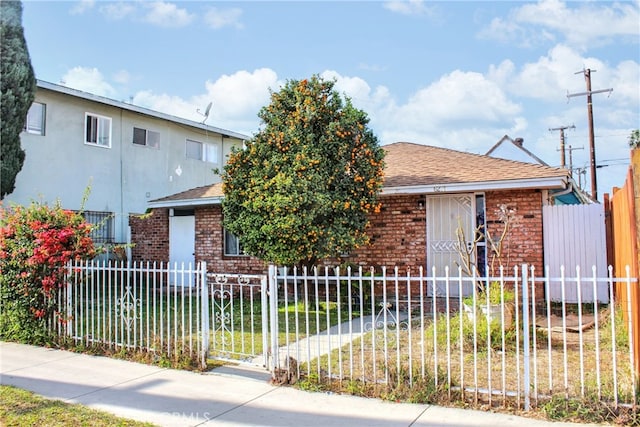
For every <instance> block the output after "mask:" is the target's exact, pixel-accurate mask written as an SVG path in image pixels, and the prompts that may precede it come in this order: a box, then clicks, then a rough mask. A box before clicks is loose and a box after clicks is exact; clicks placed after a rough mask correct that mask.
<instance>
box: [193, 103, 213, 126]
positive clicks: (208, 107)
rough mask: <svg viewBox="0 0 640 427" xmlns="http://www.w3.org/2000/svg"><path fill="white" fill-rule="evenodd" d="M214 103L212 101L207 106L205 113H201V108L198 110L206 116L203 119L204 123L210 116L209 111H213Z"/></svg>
mask: <svg viewBox="0 0 640 427" xmlns="http://www.w3.org/2000/svg"><path fill="white" fill-rule="evenodd" d="M212 105H213V102H210V103H209V105H207V108H205V110H204V114H202V113H200V109H198V110H196V111H198V113H200V114H202V115H203V116H204V120H202V123H204V122H206V121H207V119H208V118H209V113H210V112H211V106H212Z"/></svg>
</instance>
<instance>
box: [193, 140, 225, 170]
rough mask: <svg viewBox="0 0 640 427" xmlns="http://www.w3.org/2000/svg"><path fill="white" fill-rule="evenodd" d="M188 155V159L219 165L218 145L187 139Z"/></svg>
mask: <svg viewBox="0 0 640 427" xmlns="http://www.w3.org/2000/svg"><path fill="white" fill-rule="evenodd" d="M186 155H187V158H188V159H195V160H202V161H203V162H208V163H216V164H217V163H218V156H219V153H218V144H214V143H209V142H200V141H194V140H192V139H187V144H186Z"/></svg>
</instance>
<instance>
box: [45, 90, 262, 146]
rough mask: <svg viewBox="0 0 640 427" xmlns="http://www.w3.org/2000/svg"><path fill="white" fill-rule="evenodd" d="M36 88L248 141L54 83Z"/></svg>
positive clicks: (215, 128)
mask: <svg viewBox="0 0 640 427" xmlns="http://www.w3.org/2000/svg"><path fill="white" fill-rule="evenodd" d="M37 86H38V87H39V88H43V89H47V90H50V91H53V92H58V93H63V94H65V95H70V96H75V97H78V98H82V99H86V100H88V101H93V102H99V103H101V104H105V105H110V106H112V107H116V108H122V109H123V110H128V111H133V112H135V113H138V114H144V115H146V116H150V117H156V118H159V119H163V120H167V121H170V122H175V123H180V124H183V125H187V126H191V127H194V128H198V129H202V130H206V131H208V132H215V133H218V134H220V135H223V136H225V137H227V138H236V139H240V140H242V141H247V140H249V139H250V137H249V136H248V135H244V134H241V133H238V132H233V131H230V130H226V129H221V128H217V127H215V126H209V125H205V124H204V123H199V122H194V121H192V120H187V119H183V118H181V117H177V116H172V115H170V114H165V113H161V112H159V111H154V110H150V109H148V108H144V107H139V106H137V105H133V104H128V103H126V102H122V101H116V100H115V99H110V98H106V97H104V96H99V95H94V94H92V93H89V92H84V91H81V90H78V89H73V88H70V87H66V86H61V85H57V84H55V83H50V82H46V81H44V80H37Z"/></svg>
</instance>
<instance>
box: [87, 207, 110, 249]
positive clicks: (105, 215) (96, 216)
mask: <svg viewBox="0 0 640 427" xmlns="http://www.w3.org/2000/svg"><path fill="white" fill-rule="evenodd" d="M82 216H84V220H85V221H87V222H88V223H89V224H91V225H92V226H93V229H92V230H91V238H92V239H93V241H94V243H97V244H104V243H113V242H114V241H115V239H114V234H113V216H114V215H113V212H97V211H83V212H82Z"/></svg>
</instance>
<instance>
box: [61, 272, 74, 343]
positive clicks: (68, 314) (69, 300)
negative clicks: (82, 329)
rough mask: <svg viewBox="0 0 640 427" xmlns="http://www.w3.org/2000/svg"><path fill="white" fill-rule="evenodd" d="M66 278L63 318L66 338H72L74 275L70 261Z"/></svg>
mask: <svg viewBox="0 0 640 427" xmlns="http://www.w3.org/2000/svg"><path fill="white" fill-rule="evenodd" d="M67 271H68V272H69V273H68V276H67V294H66V295H65V310H64V312H65V318H66V323H67V336H69V338H73V321H72V318H73V317H72V310H73V294H72V292H73V283H72V282H73V279H74V277H73V276H74V274H75V269H74V264H73V263H72V261H69V264H68V268H67Z"/></svg>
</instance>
